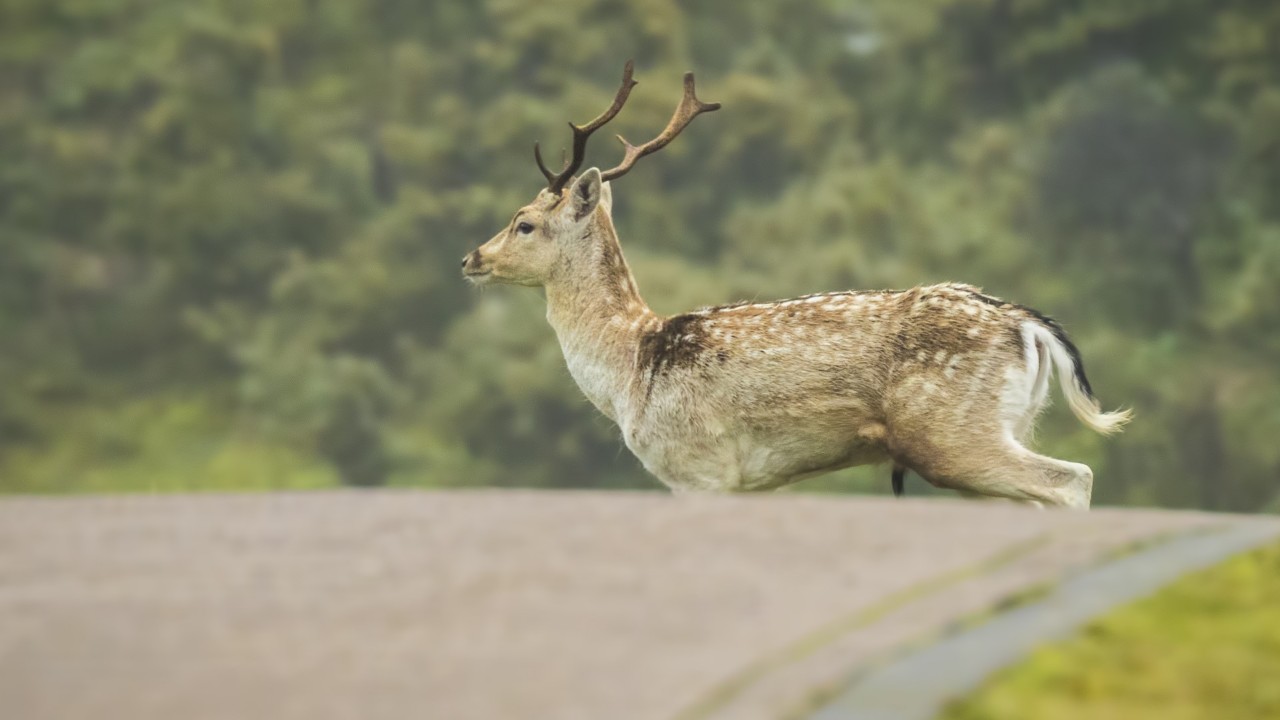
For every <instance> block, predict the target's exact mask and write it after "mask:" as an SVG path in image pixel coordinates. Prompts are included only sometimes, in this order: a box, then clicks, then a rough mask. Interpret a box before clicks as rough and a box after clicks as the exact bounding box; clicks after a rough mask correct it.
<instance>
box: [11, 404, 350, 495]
mask: <svg viewBox="0 0 1280 720" xmlns="http://www.w3.org/2000/svg"><path fill="white" fill-rule="evenodd" d="M46 422H47V423H48V424H49V425H50V427H51V428H53V429H56V432H49V433H48V434H49V436H50V437H51V440H50V441H49V442H48V443H47V444H44V445H40V446H28V447H16V448H9V449H7V451H6V452H4V453H0V493H51V494H61V493H84V492H96V493H105V492H180V491H193V490H200V491H246V490H284V489H303V488H317V487H333V486H335V485H336V484H337V478H336V476H335V474H334V473H333V471H332V470H331V469H330V468H329V467H328V466H326V465H325V464H324V463H322V462H320V461H319V460H316V459H314V458H311V457H308V456H306V455H304V454H302V453H300V452H298V451H296V450H294V449H291V448H288V447H285V446H282V445H280V444H277V443H272V442H270V441H269V440H266V439H263V438H260V437H258V436H256V435H255V434H254V433H252V432H249V431H247V430H245V429H242V428H238V427H237V426H236V422H235V420H234V417H233V415H232V413H230V412H229V411H228V410H226V408H225V407H222V406H221V405H220V404H219V403H218V402H216V401H215V400H213V399H211V398H210V397H208V396H205V395H192V396H189V397H181V396H163V397H158V398H149V399H139V400H132V401H128V402H120V403H116V404H113V405H104V406H101V407H98V406H91V407H85V408H80V409H77V410H75V411H74V412H73V411H66V412H61V413H51V414H49V415H48V416H47V417H46Z"/></svg>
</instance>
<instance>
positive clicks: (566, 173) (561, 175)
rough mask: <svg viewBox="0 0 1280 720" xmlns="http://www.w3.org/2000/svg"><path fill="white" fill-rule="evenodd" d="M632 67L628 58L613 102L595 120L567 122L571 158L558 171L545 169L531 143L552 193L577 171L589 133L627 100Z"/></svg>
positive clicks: (534, 156)
mask: <svg viewBox="0 0 1280 720" xmlns="http://www.w3.org/2000/svg"><path fill="white" fill-rule="evenodd" d="M632 68H633V63H632V61H630V60H628V61H627V65H626V67H624V68H623V69H622V86H621V87H619V88H618V94H617V95H615V96H614V98H613V104H612V105H610V106H609V108H608V109H607V110H605V111H604V112H603V113H601V114H600V115H599V116H597V117H596V119H595V120H592V121H591V122H589V123H587V124H586V125H581V126H579V125H574V124H573V123H569V127H570V128H572V129H573V159H572V160H570V161H568V162H566V163H565V164H564V165H563V166H562V167H561V168H560V172H558V173H553V172H551V171H550V170H548V169H547V166H546V165H544V164H543V162H542V149H541V148H539V147H538V143H534V144H533V159H534V160H536V161H537V162H538V169H539V170H541V171H542V175H543V177H545V178H546V179H547V189H548V190H550V191H551V192H553V193H559V192H560V191H561V190H563V189H564V186H565V185H566V184H568V182H569V180H571V179H572V178H573V174H574V173H576V172H578V168H580V167H582V161H583V160H584V159H586V155H587V138H589V137H591V133H593V132H595V131H596V130H599V129H600V127H601V126H602V125H604V124H605V123H607V122H609V121H610V120H612V119H613V116H615V115H617V114H618V111H619V110H621V109H622V106H623V104H625V103H626V102H627V96H629V95H630V94H631V88H633V87H635V86H636V81H635V80H632V79H631V71H632Z"/></svg>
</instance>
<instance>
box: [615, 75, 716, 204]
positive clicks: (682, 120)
mask: <svg viewBox="0 0 1280 720" xmlns="http://www.w3.org/2000/svg"><path fill="white" fill-rule="evenodd" d="M719 109H720V103H718V102H713V103H704V102H702V101H701V100H699V99H698V96H697V94H696V93H695V92H694V89H693V73H691V72H687V73H685V74H684V97H682V98H680V104H679V105H677V106H676V112H675V114H674V115H672V116H671V121H670V122H668V123H667V127H666V128H665V129H664V130H663V131H662V132H661V133H659V134H658V137H656V138H654V139H652V140H650V141H649V142H647V143H645V144H643V145H639V146H636V145H632V144H631V143H629V142H627V139H626V138H624V137H622V136H621V135H619V136H618V140H619V141H620V142H621V143H622V147H623V155H622V162H621V163H619V164H618V166H617V167H615V168H613V169H611V170H606V171H604V172H603V173H601V174H600V177H601V179H603V180H616V179H618V178H620V177H622V176H623V175H626V174H627V171H629V170H630V169H631V166H632V165H635V164H636V161H637V160H639V159H640V158H642V157H644V156H645V155H648V154H650V153H655V152H657V151H659V150H661V149H662V148H664V147H666V146H667V143H670V142H671V141H672V140H674V139H675V137H676V136H677V135H679V134H680V132H681V131H682V130H684V129H685V127H687V126H688V125H689V123H691V122H693V119H694V118H696V117H698V115H700V114H702V113H704V112H712V111H714V110H719Z"/></svg>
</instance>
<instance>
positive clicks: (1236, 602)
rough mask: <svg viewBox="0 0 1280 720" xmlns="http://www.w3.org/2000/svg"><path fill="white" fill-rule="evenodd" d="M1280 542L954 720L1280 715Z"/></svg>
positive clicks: (969, 703)
mask: <svg viewBox="0 0 1280 720" xmlns="http://www.w3.org/2000/svg"><path fill="white" fill-rule="evenodd" d="M1278 597H1280V545H1276V546H1272V547H1269V548H1266V549H1263V550H1257V551H1255V552H1252V553H1248V554H1245V555H1242V556H1240V557H1237V558H1235V559H1233V560H1230V561H1228V562H1226V563H1224V564H1222V565H1220V566H1218V567H1215V568H1211V569H1209V570H1206V571H1203V572H1200V573H1196V574H1194V575H1191V576H1188V577H1186V578H1183V579H1182V580H1180V581H1178V582H1177V583H1175V584H1173V585H1171V586H1169V587H1167V588H1165V589H1163V590H1161V591H1160V592H1158V593H1156V594H1155V595H1153V596H1152V597H1150V598H1147V599H1145V600H1142V601H1139V602H1137V603H1134V604H1132V605H1130V606H1128V607H1125V608H1123V609H1121V610H1119V611H1116V612H1114V613H1112V614H1110V615H1107V616H1106V617H1104V618H1102V619H1100V620H1097V621H1095V622H1093V623H1091V624H1090V625H1089V626H1087V627H1086V628H1085V629H1084V630H1083V632H1081V633H1080V635H1079V636H1078V637H1076V638H1074V639H1072V640H1069V641H1067V642H1064V643H1061V644H1057V645H1053V646H1049V647H1045V648H1042V649H1040V650H1038V651H1036V652H1035V653H1034V654H1033V655H1032V656H1031V658H1029V659H1028V660H1027V661H1026V662H1025V663H1022V664H1020V665H1018V666H1016V667H1014V668H1012V669H1010V670H1007V671H1005V672H1002V673H1000V674H998V675H997V676H996V677H994V678H992V679H991V680H990V681H989V682H988V683H987V684H986V686H985V687H983V688H982V689H981V690H980V691H979V692H977V693H976V694H975V695H974V696H973V697H971V698H968V699H966V700H963V701H961V702H958V703H955V704H954V705H953V706H952V707H951V708H950V709H949V710H948V712H947V713H946V715H945V717H946V718H947V720H1001V719H1002V718H1008V719H1009V720H1015V719H1016V720H1022V719H1023V718H1036V719H1037V720H1059V719H1062V720H1065V719H1067V718H1071V719H1073V720H1074V719H1075V718H1090V719H1091V720H1146V719H1148V718H1150V719H1152V720H1155V719H1156V718H1159V720H1192V719H1193V718H1204V719H1206V720H1208V719H1210V718H1212V719H1213V720H1218V719H1219V718H1273V717H1280V680H1278V678H1280V603H1277V602H1276V598H1278Z"/></svg>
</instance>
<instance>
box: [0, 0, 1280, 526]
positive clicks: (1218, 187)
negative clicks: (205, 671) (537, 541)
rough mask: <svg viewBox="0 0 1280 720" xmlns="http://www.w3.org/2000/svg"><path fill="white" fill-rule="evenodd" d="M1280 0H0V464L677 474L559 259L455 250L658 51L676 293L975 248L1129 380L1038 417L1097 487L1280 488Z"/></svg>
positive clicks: (641, 262) (1113, 375)
mask: <svg viewBox="0 0 1280 720" xmlns="http://www.w3.org/2000/svg"><path fill="white" fill-rule="evenodd" d="M1277 36H1280V6H1278V5H1276V4H1275V3H1273V2H1264V1H1262V0H1226V1H1225V2H1223V1H1220V2H1210V1H1209V0H1154V1H1151V2H1143V3H1137V4H1134V3H1115V2H1109V1H1107V0H1081V1H1079V2H1072V3H1065V2H1050V0H924V1H922V2H914V3H901V2H891V1H890V0H861V1H857V2H854V1H845V2H836V1H835V0H810V1H809V2H805V3H798V4H797V3H790V4H777V3H769V2H764V1H762V0H748V1H747V2H735V3H726V2H714V3H700V4H698V5H697V7H696V8H693V7H685V6H683V5H681V4H677V3H674V2H671V1H670V0H595V1H591V0H565V1H563V2H555V3H522V2H514V1H513V0H481V1H478V2H472V3H450V2H430V3H418V2H408V1H407V0H340V1H339V0H276V1H274V2H266V1H265V0H191V1H190V2H181V3H179V2H173V1H172V0H169V1H167V2H166V1H165V0H94V1H93V2H87V1H85V0H53V1H51V2H36V1H35V0H6V1H5V2H4V3H2V4H0V158H2V159H3V161H2V162H0V348H3V351H2V352H0V387H2V388H3V390H0V487H4V488H7V489H11V490H13V489H24V490H74V489H83V488H97V489H101V488H103V487H108V488H109V487H111V486H113V483H114V485H117V486H120V487H138V488H146V487H171V486H173V484H172V483H171V482H167V481H162V480H158V479H156V478H153V477H149V474H155V473H158V472H162V470H160V468H164V470H163V472H174V470H171V469H170V468H185V470H180V471H177V472H186V473H187V474H189V475H190V477H192V478H206V479H207V482H204V481H198V480H193V481H192V482H193V483H194V484H195V486H225V485H239V482H237V481H235V480H229V479H227V478H228V473H227V472H226V471H225V468H228V467H248V466H249V465H253V464H254V463H255V462H257V461H255V460H253V459H252V458H262V457H265V456H264V455H263V453H266V454H268V455H270V457H271V458H273V459H272V460H271V461H270V462H269V463H267V461H265V460H263V461H262V462H263V463H267V464H269V465H270V467H272V468H273V471H272V477H274V478H275V480H271V481H265V482H264V483H263V484H268V485H275V486H292V485H306V486H310V485H314V484H316V483H317V482H323V481H320V480H317V478H328V480H327V482H344V483H349V484H357V485H374V484H383V483H388V482H391V483H401V484H424V485H435V486H443V485H450V486H452V485H530V486H587V487H600V486H638V487H652V486H653V485H654V483H653V481H652V480H651V479H648V478H647V477H646V476H645V475H644V473H643V472H642V471H641V470H640V469H639V467H638V466H637V464H636V463H635V462H634V461H633V460H632V459H631V458H630V457H629V455H628V454H627V453H626V451H625V449H623V448H622V446H621V443H620V441H619V438H618V433H617V430H616V429H615V428H613V427H612V426H611V424H610V423H608V422H607V421H606V420H604V419H603V418H601V417H599V416H598V415H597V414H596V413H595V411H594V410H592V409H591V408H590V406H589V405H588V404H587V403H586V401H585V400H583V399H582V397H581V395H580V393H579V392H578V391H577V390H576V388H574V387H573V384H572V382H571V380H570V379H569V378H568V375H567V373H566V372H565V370H564V366H563V361H562V360H561V359H560V357H559V351H558V347H557V346H556V343H555V340H554V338H553V336H552V333H551V331H550V329H549V328H548V327H546V326H545V323H544V322H543V321H542V320H541V314H542V301H541V300H540V299H539V298H538V297H537V295H536V293H534V292H531V291H526V290H520V289H509V288H500V289H495V290H493V291H490V292H485V293H476V292H474V291H471V290H469V288H467V287H466V286H465V285H464V284H463V283H462V282H461V281H460V280H459V278H458V275H457V267H456V266H457V259H458V258H460V257H461V256H462V254H463V253H464V252H466V251H468V250H470V249H471V248H473V247H475V246H476V245H478V244H479V243H480V242H482V241H483V240H484V239H486V238H487V237H488V236H489V235H491V234H492V233H493V232H494V231H495V230H496V229H497V228H499V227H500V226H501V225H502V224H503V223H504V222H505V221H506V219H507V218H508V217H509V216H510V213H511V212H512V211H514V210H515V209H516V208H517V207H519V206H520V205H521V204H523V203H524V202H527V201H528V200H529V199H530V198H531V197H532V196H533V194H534V193H535V192H536V190H537V188H538V187H539V179H540V178H539V176H538V174H537V172H536V171H535V169H534V166H533V164H532V161H531V158H530V146H531V144H532V142H533V141H534V140H539V141H541V142H542V144H543V146H544V147H552V148H554V147H556V146H558V145H560V144H563V143H564V142H565V140H566V137H565V136H566V135H567V132H566V131H565V130H564V125H563V123H564V121H565V120H566V119H574V120H577V121H581V120H583V119H585V118H588V117H590V116H592V115H594V114H595V113H596V112H597V111H598V109H599V107H600V106H601V103H602V102H604V101H606V100H607V98H608V96H609V94H610V92H611V90H612V87H613V86H614V83H616V81H617V75H618V73H619V70H620V68H621V65H622V61H623V60H625V59H626V58H628V57H634V58H635V59H636V62H637V66H638V76H639V79H640V80H641V85H640V86H639V87H638V88H637V89H636V92H635V93H634V95H633V99H632V101H631V103H630V104H629V106H628V108H627V110H626V112H624V113H623V114H622V115H621V116H620V117H619V119H618V120H617V121H616V124H617V125H618V127H617V128H616V129H617V131H619V132H621V133H623V134H625V135H627V136H628V137H634V138H640V137H645V136H647V135H649V134H652V133H653V132H655V131H656V130H657V129H658V128H660V127H661V126H662V125H663V124H664V123H665V122H666V119H667V116H668V114H669V112H670V109H671V106H672V103H674V102H675V99H676V97H677V94H678V78H679V74H680V73H681V72H683V71H684V70H685V69H688V68H693V69H696V70H697V71H698V72H699V79H700V93H701V95H702V96H703V97H704V98H707V99H710V100H716V101H720V102H722V103H723V104H724V109H723V110H722V111H721V112H719V113H716V114H715V115H711V116H708V117H706V118H704V119H702V120H700V121H699V122H698V123H695V124H694V125H693V126H692V127H691V128H690V129H689V131H687V132H686V133H685V134H684V136H682V137H681V139H680V140H679V141H678V142H677V143H675V144H673V145H672V147H670V148H669V149H667V150H666V151H664V152H663V153H662V155H660V156H658V157H657V158H656V159H655V160H652V161H649V162H646V163H643V164H641V165H640V166H639V167H637V169H636V170H635V171H634V172H632V173H631V174H629V175H628V176H627V178H626V179H625V180H624V181H620V182H619V184H618V187H617V188H615V196H616V198H617V201H616V203H615V208H616V210H615V214H616V219H617V222H618V226H619V230H620V234H621V237H622V239H623V244H624V246H625V248H626V249H627V252H628V256H629V258H630V259H631V261H632V264H633V266H634V268H635V270H636V273H637V276H638V279H639V282H640V285H641V288H642V290H643V291H644V292H645V294H646V297H647V298H648V299H649V301H650V303H651V304H652V305H653V306H654V307H655V309H658V310H660V311H666V312H675V311H679V310H682V309H685V308H687V307H688V306H691V305H696V304H704V303H712V302H721V301H727V300H732V299H738V298H744V297H745V298H756V297H758V298H762V299H763V298H769V297H781V296H786V295H790V294H797V293H804V292H814V291H819V290H830V289H840V288H847V287H903V286H909V285H912V284H915V283H921V282H935V281H942V280H960V281H965V282H971V283H974V284H979V285H983V286H985V287H986V288H987V289H988V290H989V291H991V292H993V293H996V294H1000V295H1004V296H1007V297H1009V298H1011V299H1014V300H1016V301H1018V302H1021V303H1025V304H1029V305H1032V306H1035V307H1038V308H1040V309H1042V310H1044V311H1046V312H1048V313H1050V314H1053V315H1055V316H1056V317H1058V318H1060V319H1061V320H1062V321H1063V322H1065V323H1066V325H1067V326H1068V327H1069V329H1070V330H1071V331H1072V333H1073V335H1074V336H1075V337H1076V338H1077V340H1078V342H1079V345H1080V346H1081V347H1082V349H1083V351H1084V354H1085V357H1086V359H1087V361H1088V364H1089V368H1090V372H1091V375H1092V376H1094V379H1095V383H1094V384H1095V386H1096V387H1097V388H1098V390H1099V393H1100V395H1101V396H1102V400H1103V402H1104V404H1107V405H1120V404H1129V405H1132V406H1133V407H1134V408H1135V409H1136V411H1137V413H1138V420H1137V422H1136V423H1135V424H1134V426H1133V429H1132V430H1131V431H1130V432H1129V433H1127V434H1126V435H1124V436H1122V437H1121V438H1119V439H1116V440H1112V441H1108V442H1106V443H1104V442H1102V441H1100V440H1099V439H1097V438H1095V437H1093V436H1091V435H1089V433H1088V432H1087V431H1085V430H1084V429H1082V428H1080V427H1079V426H1078V425H1076V424H1075V423H1074V421H1072V420H1070V418H1069V417H1067V416H1066V414H1065V413H1062V414H1054V415H1052V416H1051V417H1050V418H1049V423H1048V424H1047V426H1046V427H1045V430H1044V432H1043V433H1042V435H1043V438H1042V440H1043V446H1044V447H1045V449H1046V451H1048V452H1050V453H1051V454H1056V455H1059V456H1065V457H1070V458H1072V459H1079V460H1082V461H1085V462H1088V463H1090V464H1091V465H1093V467H1094V469H1095V473H1096V475H1097V477H1098V485H1097V490H1096V498H1097V499H1098V500H1100V501H1104V502H1112V503H1155V504H1164V505H1173V506H1202V507H1208V508H1222V509H1259V508H1264V507H1268V506H1271V507H1273V508H1274V507H1276V506H1277V504H1280V495H1278V493H1280V483H1278V482H1277V479H1278V478H1280V444H1278V443H1276V441H1275V438H1276V437H1280V376H1277V374H1276V368H1277V367H1280V332H1277V330H1280V46H1278V45H1277V44H1276V43H1275V42H1274V38H1275V37H1277ZM617 153H618V150H617V148H616V146H611V144H610V143H608V142H604V141H603V140H598V141H597V142H596V144H595V146H593V148H592V149H591V154H590V157H589V158H588V162H589V163H593V164H599V165H611V164H612V163H613V162H614V159H615V158H616V156H617ZM111 417H118V418H119V422H118V423H115V424H113V423H111V422H109V421H106V422H104V421H102V420H101V418H111ZM91 418H99V419H98V420H91ZM158 438H166V440H164V441H159V440H158ZM211 447H216V448H218V450H217V452H214V453H210V452H206V451H195V450H193V448H205V449H206V450H207V449H208V448H211ZM211 458H217V462H218V463H221V464H220V465H218V467H219V468H224V470H219V471H218V472H213V471H210V469H209V468H210V467H212V466H211V465H210V463H212V462H214V460H213V459H211ZM228 458H233V459H234V458H242V459H243V462H238V461H234V460H230V459H228ZM104 473H105V474H104ZM248 474H251V475H254V476H255V477H258V476H259V475H260V474H259V473H252V472H251V473H248ZM104 477H110V478H136V479H133V480H120V481H118V482H116V481H108V480H103V479H102V478H104ZM840 477H841V478H844V479H840V478H837V480H836V481H835V484H834V485H832V484H831V483H830V482H828V484H827V485H825V486H826V487H833V486H834V487H846V488H847V487H867V486H870V485H871V484H874V485H875V486H876V487H881V486H887V481H885V480H883V479H882V478H879V477H878V475H874V474H868V473H862V474H858V473H854V474H845V475H842V476H840ZM92 478H97V479H92ZM289 478H297V480H296V482H295V481H292V480H290V479H289ZM872 478H876V479H874V480H873V479H872ZM178 486H180V487H187V486H189V485H187V484H182V483H180V484H179V485H178ZM820 486H821V485H820Z"/></svg>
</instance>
